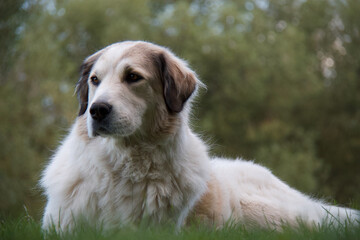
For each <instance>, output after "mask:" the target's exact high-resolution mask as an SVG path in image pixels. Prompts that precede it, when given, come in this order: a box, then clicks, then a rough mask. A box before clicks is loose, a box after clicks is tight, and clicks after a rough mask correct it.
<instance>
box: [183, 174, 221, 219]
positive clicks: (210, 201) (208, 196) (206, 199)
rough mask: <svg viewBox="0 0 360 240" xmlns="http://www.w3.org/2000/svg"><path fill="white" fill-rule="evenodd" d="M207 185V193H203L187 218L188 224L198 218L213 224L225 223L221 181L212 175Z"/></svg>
mask: <svg viewBox="0 0 360 240" xmlns="http://www.w3.org/2000/svg"><path fill="white" fill-rule="evenodd" d="M207 186H208V189H207V191H206V193H205V194H204V195H202V197H201V198H200V200H199V201H198V202H197V203H196V204H195V206H194V208H193V210H192V211H191V213H190V214H189V216H188V218H187V219H186V224H190V223H192V222H194V221H195V222H196V221H198V220H200V221H201V222H203V223H205V224H208V225H211V226H220V225H222V224H223V222H224V219H223V216H222V209H221V206H222V201H223V200H222V197H221V194H222V193H221V189H220V185H219V182H218V181H217V180H216V178H215V177H214V176H212V177H211V179H210V181H209V182H208V184H207Z"/></svg>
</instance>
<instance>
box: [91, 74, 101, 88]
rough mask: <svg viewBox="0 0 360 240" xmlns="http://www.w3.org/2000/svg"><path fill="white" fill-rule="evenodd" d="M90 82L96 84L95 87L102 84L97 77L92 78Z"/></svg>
mask: <svg viewBox="0 0 360 240" xmlns="http://www.w3.org/2000/svg"><path fill="white" fill-rule="evenodd" d="M90 80H91V83H92V84H94V85H95V86H97V85H99V84H100V80H99V79H98V77H97V76H92V77H91V78H90Z"/></svg>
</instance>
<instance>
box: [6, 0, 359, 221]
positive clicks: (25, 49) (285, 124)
mask: <svg viewBox="0 0 360 240" xmlns="http://www.w3.org/2000/svg"><path fill="white" fill-rule="evenodd" d="M11 3H12V4H14V5H13V6H15V7H14V8H13V10H12V9H11V8H10V7H8V5H6V4H10V1H5V2H2V3H1V4H2V5H0V6H1V11H2V12H4V13H5V14H8V15H7V16H9V17H6V18H4V19H5V20H3V18H2V19H0V29H1V27H3V26H9V27H7V28H6V29H9V34H5V36H3V37H2V38H1V41H2V42H4V45H2V44H0V45H1V46H0V50H1V51H5V50H6V51H5V52H6V54H4V55H2V58H1V61H2V63H5V68H6V69H8V74H7V76H6V77H5V78H3V79H1V80H0V84H1V88H0V94H1V96H2V97H3V98H4V101H1V102H0V115H1V117H0V133H1V134H0V145H1V146H2V147H1V150H2V151H0V159H1V165H0V191H1V192H2V193H3V194H2V195H1V196H0V212H1V213H2V214H10V213H12V214H18V213H19V212H20V211H21V207H22V205H26V206H27V207H28V208H29V210H30V213H36V214H38V215H37V216H39V210H38V209H39V207H40V206H41V201H40V200H41V198H40V197H39V195H38V193H39V191H38V190H36V189H35V188H36V183H37V181H38V179H39V174H40V171H41V169H42V168H43V165H44V162H46V160H47V159H48V158H49V156H50V154H51V150H52V149H54V148H55V147H56V146H57V144H58V141H59V140H60V139H61V137H62V136H63V135H64V134H66V129H67V128H68V127H69V125H70V124H71V123H72V122H73V120H74V118H75V117H76V109H77V103H76V98H75V97H74V96H73V88H74V86H75V83H76V80H77V78H78V67H79V66H80V64H81V61H82V60H83V59H84V58H85V57H86V56H88V55H89V54H91V53H93V52H94V51H96V50H98V49H101V48H102V47H104V46H106V45H108V44H110V43H113V42H117V41H122V40H146V41H152V42H155V43H158V44H161V45H165V46H168V47H169V48H171V49H172V50H173V51H174V52H175V53H176V54H177V55H179V56H180V57H183V58H185V59H187V60H188V61H189V63H190V64H191V66H192V67H193V68H194V69H195V70H196V72H197V73H198V74H199V76H200V78H201V79H202V80H203V81H204V82H205V83H206V84H207V86H208V88H207V90H206V91H202V92H201V98H200V100H199V104H197V103H196V104H195V105H196V106H195V108H196V113H197V114H196V116H194V119H193V120H194V121H193V122H194V127H195V128H196V130H197V131H198V132H200V133H202V135H204V138H206V137H209V138H210V139H209V140H208V142H209V143H210V144H211V145H212V146H213V151H212V154H217V155H225V156H231V157H236V156H242V157H244V158H246V159H253V160H254V161H256V162H260V163H261V164H263V165H265V166H268V167H270V168H271V169H272V170H273V172H274V173H275V174H276V175H278V176H280V178H281V179H283V180H285V181H287V182H288V183H290V185H292V186H295V187H297V188H299V189H300V190H302V191H306V192H308V193H311V194H314V193H317V195H318V196H322V195H327V196H330V197H334V198H335V199H336V200H337V201H339V202H341V203H345V204H346V203H347V201H348V200H349V199H350V198H354V199H360V195H359V192H360V191H359V188H360V179H359V178H360V175H359V174H358V172H359V170H360V161H359V159H358V158H359V156H360V152H359V149H360V126H359V120H360V112H359V106H360V85H359V84H360V81H359V80H360V79H359V77H360V52H359V51H360V50H359V48H358V45H359V43H360V36H359V34H360V33H359V29H360V26H359V24H360V19H359V15H358V12H359V11H360V2H359V1H357V0H347V1H340V2H334V1H330V0H319V1H301V0H292V1H280V0H279V1H268V0H240V1H229V0H225V1H218V0H193V1H191V0H189V1H156V2H155V1H148V0H132V1H128V0H126V1H121V3H119V1H116V0H103V1H96V0H87V1H85V0H71V1H70V0H65V1H55V0H51V1H37V0H25V1H11ZM23 15H24V16H25V15H26V16H27V21H23V19H22V17H19V18H18V17H16V16H23ZM3 16H5V15H2V17H3ZM8 19H20V20H16V21H8ZM10 23H11V24H10ZM9 24H10V25H9ZM3 29H5V28H3ZM11 39H14V40H16V39H18V40H19V41H18V43H17V41H14V42H13V41H12V40H11ZM9 54H10V55H11V56H15V57H14V58H13V59H14V64H11V62H9V61H7V56H9Z"/></svg>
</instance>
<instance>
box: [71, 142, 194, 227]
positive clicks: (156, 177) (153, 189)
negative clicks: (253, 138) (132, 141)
mask: <svg viewBox="0 0 360 240" xmlns="http://www.w3.org/2000/svg"><path fill="white" fill-rule="evenodd" d="M97 141H107V142H106V143H105V142H102V143H101V144H98V143H96V142H94V144H98V146H106V147H103V148H102V149H101V148H99V151H98V152H97V154H96V155H93V156H90V157H91V161H94V163H95V164H94V163H92V162H91V161H90V162H89V163H88V164H90V165H91V164H93V166H92V167H91V168H90V169H91V171H93V174H88V173H85V172H84V174H80V176H81V175H83V176H84V177H81V178H82V179H83V180H82V181H77V183H78V186H76V187H74V186H72V185H69V188H70V189H72V192H71V190H69V192H71V195H72V198H73V199H72V201H74V202H78V199H76V198H83V197H85V198H88V203H87V204H86V205H87V206H91V207H90V208H89V211H94V210H95V211H94V213H93V214H94V216H95V217H96V218H97V219H100V220H101V221H104V222H105V223H106V225H107V226H109V225H112V224H117V225H118V224H119V222H123V223H128V222H138V221H140V220H141V219H144V218H145V219H146V218H149V220H151V221H152V222H154V221H156V222H163V221H167V220H169V219H172V220H176V219H177V217H178V216H179V214H180V211H181V210H182V209H184V207H185V206H184V205H186V204H187V203H188V202H189V200H190V199H189V198H190V196H191V195H193V194H194V189H192V188H191V183H188V182H186V181H184V179H180V174H181V173H184V171H186V169H183V168H181V165H177V164H176V162H175V161H177V160H178V159H173V156H171V152H166V151H163V150H164V149H163V148H162V147H158V146H157V147H150V146H136V147H127V148H121V147H119V146H117V145H116V144H115V142H114V141H111V140H97ZM92 145H93V144H88V146H89V147H92ZM101 155H102V156H101ZM82 157H86V156H82ZM179 161H181V159H180V160H179ZM90 165H89V166H90ZM174 165H176V166H175V167H174ZM179 166H180V168H179ZM175 169H176V170H175ZM99 183H100V184H99ZM89 187H90V188H92V191H87V192H83V194H87V195H88V196H83V195H82V194H77V193H80V191H79V189H81V188H85V189H89ZM74 191H75V192H74ZM70 199H71V198H70ZM70 205H71V204H70ZM86 211H87V210H86Z"/></svg>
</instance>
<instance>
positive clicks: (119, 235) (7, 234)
mask: <svg viewBox="0 0 360 240" xmlns="http://www.w3.org/2000/svg"><path fill="white" fill-rule="evenodd" d="M0 239H4V240H5V239H6V240H7V239H9V240H10V239H21V240H23V239H29V240H31V239H79V240H80V239H81V240H91V239H122V240H123V239H134V240H135V239H136V240H142V239H154V240H155V239H156V240H161V239H164V240H177V239H179V240H180V239H193V240H195V239H196V240H202V239H203V240H212V239H213V240H215V239H216V240H221V239H224V240H231V239H244V240H247V239H254V240H255V239H256V240H261V239H267V240H272V239H280V240H282V239H291V240H296V239H299V240H300V239H301V240H303V239H314V240H316V239H324V240H325V239H326V240H332V239H333V240H338V239H351V240H354V239H360V226H359V225H357V226H339V227H335V226H333V225H323V226H321V227H317V228H315V229H309V228H307V227H304V226H301V227H299V228H290V227H284V228H283V230H282V231H274V230H264V229H250V230H246V229H245V228H244V227H241V226H239V227H224V228H222V229H218V230H217V229H215V228H209V227H206V226H198V225H197V226H196V225H194V226H191V227H186V228H184V229H183V230H181V231H180V232H176V231H175V228H173V227H171V226H158V227H145V226H140V227H127V228H121V229H118V230H113V231H104V230H99V229H98V230H96V229H94V228H91V227H89V226H86V224H82V225H80V226H78V227H77V228H76V229H75V230H74V231H72V232H71V233H63V234H58V233H56V232H55V231H50V232H49V233H44V232H43V231H42V229H41V224H40V222H38V221H35V220H34V219H32V218H31V217H29V216H25V217H21V218H19V219H13V220H3V221H2V222H0Z"/></svg>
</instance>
